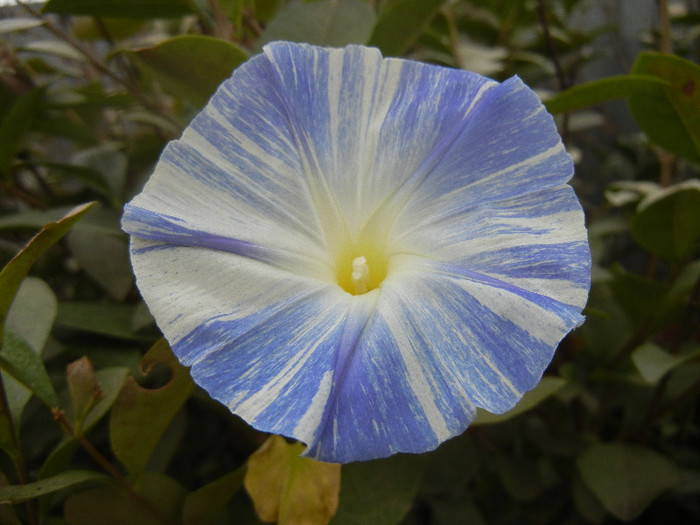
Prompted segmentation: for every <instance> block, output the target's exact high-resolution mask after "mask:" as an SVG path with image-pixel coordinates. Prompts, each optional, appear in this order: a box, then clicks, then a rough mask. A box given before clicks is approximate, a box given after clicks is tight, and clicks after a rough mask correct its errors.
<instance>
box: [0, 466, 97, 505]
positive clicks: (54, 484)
mask: <svg viewBox="0 0 700 525" xmlns="http://www.w3.org/2000/svg"><path fill="white" fill-rule="evenodd" d="M108 479H109V478H108V476H106V475H105V474H101V473H99V472H92V471H89V470H69V471H68V472H62V473H60V474H57V475H56V476H52V477H50V478H46V479H41V480H39V481H35V482H34V483H27V484H26V485H10V486H7V487H0V503H21V502H23V501H27V500H30V499H34V498H38V497H39V496H44V495H46V494H51V493H52V492H57V491H59V490H63V489H66V488H69V487H74V486H76V485H79V484H81V483H87V482H95V481H101V482H102V481H106V480H108Z"/></svg>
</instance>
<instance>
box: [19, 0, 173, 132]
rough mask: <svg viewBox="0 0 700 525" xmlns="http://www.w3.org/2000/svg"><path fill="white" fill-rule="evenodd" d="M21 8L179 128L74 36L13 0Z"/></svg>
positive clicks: (33, 10) (144, 104)
mask: <svg viewBox="0 0 700 525" xmlns="http://www.w3.org/2000/svg"><path fill="white" fill-rule="evenodd" d="M15 1H16V2H17V3H18V4H19V5H20V6H22V8H23V9H24V10H25V11H27V12H28V13H30V14H31V15H32V16H34V17H35V18H37V19H39V20H42V21H43V22H44V27H45V28H46V29H47V30H48V31H49V32H51V33H53V34H54V35H55V36H57V37H58V38H60V39H61V40H63V41H65V42H67V43H68V44H70V45H71V46H72V47H73V48H75V49H76V50H77V51H78V52H79V53H80V54H81V55H83V56H84V57H85V59H86V60H87V61H88V63H89V64H90V65H91V66H92V67H93V68H95V69H96V70H97V71H99V72H100V73H102V74H104V75H105V76H107V77H109V78H110V79H111V80H113V81H114V82H116V83H117V84H119V85H121V86H124V87H125V88H126V89H127V91H129V93H130V94H131V95H132V96H133V97H134V98H135V99H136V100H138V101H139V102H140V103H141V104H143V106H144V107H145V108H147V109H148V110H150V111H152V112H153V113H155V114H157V115H158V116H160V117H162V118H163V119H165V120H166V121H167V122H168V123H169V124H172V125H173V126H175V128H177V129H179V128H180V123H179V122H178V121H177V120H175V119H174V118H173V117H172V116H171V115H170V113H168V112H167V111H164V110H163V108H162V107H161V106H160V105H158V104H156V103H155V102H154V101H152V100H151V99H149V98H148V97H147V96H146V95H144V94H143V93H142V92H141V90H140V89H139V87H138V86H136V85H135V84H133V83H132V82H130V81H128V80H126V79H124V78H122V77H120V76H119V75H117V74H116V73H114V71H112V70H111V69H110V68H109V67H108V66H107V65H106V64H105V63H104V62H102V61H101V60H100V59H99V58H98V57H96V56H95V55H93V54H92V52H91V51H90V50H88V49H87V48H85V47H84V46H83V45H82V44H81V43H80V42H78V41H77V40H76V39H75V38H73V37H72V36H71V35H70V34H68V33H66V32H65V31H63V30H62V29H60V28H59V27H57V26H56V25H54V24H53V23H51V22H50V21H49V20H46V19H45V18H44V17H43V16H42V15H41V13H40V12H39V11H37V10H36V9H34V8H33V7H31V6H30V5H28V4H26V3H24V2H23V1H21V0H15Z"/></svg>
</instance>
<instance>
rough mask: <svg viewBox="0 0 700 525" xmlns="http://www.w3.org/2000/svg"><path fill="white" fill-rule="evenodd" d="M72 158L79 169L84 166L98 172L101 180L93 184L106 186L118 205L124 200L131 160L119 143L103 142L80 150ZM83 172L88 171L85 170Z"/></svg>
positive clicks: (109, 194)
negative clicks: (121, 149)
mask: <svg viewBox="0 0 700 525" xmlns="http://www.w3.org/2000/svg"><path fill="white" fill-rule="evenodd" d="M71 160H72V164H75V165H76V166H77V167H78V170H80V168H83V169H88V170H93V172H97V173H98V174H99V179H100V180H98V181H93V184H94V185H95V186H97V187H103V188H104V187H106V189H107V190H108V196H109V197H112V198H113V199H114V201H115V203H117V206H119V203H121V202H123V193H124V187H125V184H126V175H127V169H128V163H129V161H128V159H127V157H126V155H125V154H124V153H123V152H122V151H120V146H119V144H115V143H106V144H105V143H103V144H100V145H99V146H94V147H92V148H87V149H84V150H81V151H79V152H78V153H77V154H75V155H74V156H73V158H72V159H71ZM83 173H86V172H84V171H83ZM100 183H101V184H100Z"/></svg>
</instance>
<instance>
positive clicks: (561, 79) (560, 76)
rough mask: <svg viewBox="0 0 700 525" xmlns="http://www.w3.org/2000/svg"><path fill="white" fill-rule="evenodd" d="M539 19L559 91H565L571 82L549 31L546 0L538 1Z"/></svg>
mask: <svg viewBox="0 0 700 525" xmlns="http://www.w3.org/2000/svg"><path fill="white" fill-rule="evenodd" d="M537 18H538V19H539V21H540V26H541V27H542V34H543V35H544V42H545V45H546V46H547V50H548V51H549V56H550V58H551V59H552V64H553V65H554V71H555V72H556V74H557V82H558V83H559V91H564V90H565V89H566V88H568V87H569V82H568V80H567V78H566V75H565V74H564V68H563V67H562V66H561V62H560V61H559V53H558V52H557V46H556V45H555V43H554V39H553V38H552V34H551V33H550V31H549V17H548V15H547V5H546V3H545V0H537Z"/></svg>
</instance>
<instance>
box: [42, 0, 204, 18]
mask: <svg viewBox="0 0 700 525" xmlns="http://www.w3.org/2000/svg"><path fill="white" fill-rule="evenodd" d="M42 12H44V13H56V14H60V15H89V16H112V17H115V18H171V17H176V16H184V15H187V14H191V11H190V9H189V7H188V2H187V1H186V0H49V1H48V2H47V3H46V5H45V6H44V8H43V9H42Z"/></svg>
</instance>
